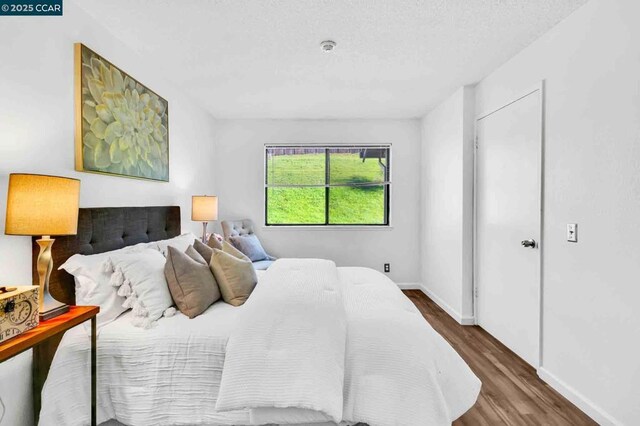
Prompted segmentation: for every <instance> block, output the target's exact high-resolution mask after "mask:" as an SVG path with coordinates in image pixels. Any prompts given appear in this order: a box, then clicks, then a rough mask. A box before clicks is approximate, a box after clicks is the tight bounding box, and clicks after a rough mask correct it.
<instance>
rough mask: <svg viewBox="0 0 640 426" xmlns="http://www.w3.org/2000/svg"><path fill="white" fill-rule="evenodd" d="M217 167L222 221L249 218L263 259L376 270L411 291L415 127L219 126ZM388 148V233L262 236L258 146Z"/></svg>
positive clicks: (302, 231)
mask: <svg viewBox="0 0 640 426" xmlns="http://www.w3.org/2000/svg"><path fill="white" fill-rule="evenodd" d="M218 123H219V129H218V132H217V133H218V137H217V140H216V144H217V147H216V149H217V155H216V161H215V172H216V180H217V181H218V182H220V184H219V185H218V192H217V195H218V196H219V200H220V204H219V205H220V214H219V217H220V218H221V219H225V218H228V219H239V218H244V217H247V218H250V219H252V220H253V221H254V223H255V224H256V225H257V226H258V231H257V232H258V234H259V236H260V238H261V240H262V241H263V243H264V245H265V247H266V248H267V250H268V251H271V252H272V253H273V254H274V255H275V256H279V257H287V256H288V257H321V258H328V259H333V260H335V261H336V262H337V263H338V264H339V265H342V266H368V267H371V268H375V269H377V270H382V267H383V264H384V263H391V274H390V277H391V278H392V279H394V280H395V281H396V282H399V283H417V282H418V281H419V280H420V272H419V271H420V268H419V256H418V250H419V244H418V238H419V232H418V208H419V201H418V200H419V196H420V193H419V184H420V181H419V161H420V158H419V157H420V125H419V122H418V120H347V121H342V120H220V121H219V122H218ZM266 143H348V144H353V143H391V144H393V148H392V159H391V161H392V163H391V169H392V171H391V173H392V179H393V183H392V188H391V203H392V204H391V215H392V217H391V221H392V228H391V229H375V230H372V229H358V230H353V229H351V230H345V229H327V228H295V229H282V228H264V227H262V226H261V225H262V224H263V223H264V217H263V212H264V144H266Z"/></svg>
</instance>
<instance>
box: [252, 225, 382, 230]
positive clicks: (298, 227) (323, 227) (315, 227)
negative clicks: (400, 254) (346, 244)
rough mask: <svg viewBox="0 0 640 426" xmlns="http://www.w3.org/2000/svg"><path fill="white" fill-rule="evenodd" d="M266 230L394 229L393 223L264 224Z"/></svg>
mask: <svg viewBox="0 0 640 426" xmlns="http://www.w3.org/2000/svg"><path fill="white" fill-rule="evenodd" d="M262 229H263V230H265V231H393V225H284V226H282V225H281V226H277V225H276V226H273V225H271V226H269V225H262Z"/></svg>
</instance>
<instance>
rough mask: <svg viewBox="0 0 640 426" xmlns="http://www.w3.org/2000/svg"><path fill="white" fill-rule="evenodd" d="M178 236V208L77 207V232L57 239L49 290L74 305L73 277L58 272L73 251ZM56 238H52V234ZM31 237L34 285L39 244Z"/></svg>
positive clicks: (96, 250) (92, 250)
mask: <svg viewBox="0 0 640 426" xmlns="http://www.w3.org/2000/svg"><path fill="white" fill-rule="evenodd" d="M178 235H180V207H178V206H169V207H106V208H89V209H80V213H79V215H78V234H77V235H71V236H67V237H58V238H56V241H55V243H54V244H53V250H52V252H53V272H51V278H50V280H49V291H50V292H51V294H52V295H53V297H55V298H56V299H57V300H59V301H61V302H64V303H67V304H70V305H73V304H75V299H76V296H75V284H74V281H73V277H72V276H71V275H69V274H68V273H67V272H65V271H58V267H59V266H60V265H62V264H63V263H64V262H65V261H66V260H67V259H68V258H69V257H71V256H73V255H74V254H77V253H79V254H97V253H103V252H105V251H111V250H117V249H119V248H122V247H126V246H132V245H135V244H138V243H147V242H151V241H158V240H166V239H167V238H173V237H175V236H178ZM54 238H55V237H54ZM36 239H37V238H36V237H34V238H33V241H34V243H33V259H32V265H33V274H32V275H33V284H34V285H38V273H37V271H36V260H37V259H38V252H39V247H38V245H37V244H36V243H35V240H36Z"/></svg>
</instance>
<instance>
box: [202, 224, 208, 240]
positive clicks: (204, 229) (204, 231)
mask: <svg viewBox="0 0 640 426" xmlns="http://www.w3.org/2000/svg"><path fill="white" fill-rule="evenodd" d="M207 224H208V222H202V242H203V243H204V244H207Z"/></svg>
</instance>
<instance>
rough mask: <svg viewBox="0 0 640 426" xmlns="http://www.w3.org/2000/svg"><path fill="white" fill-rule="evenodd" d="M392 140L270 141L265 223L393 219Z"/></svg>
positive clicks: (320, 223) (322, 223) (373, 223)
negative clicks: (355, 142) (387, 142)
mask: <svg viewBox="0 0 640 426" xmlns="http://www.w3.org/2000/svg"><path fill="white" fill-rule="evenodd" d="M390 154H391V146H390V145H354V146H351V145H350V146H345V145H329V146H325V145H323V146H318V145H267V146H265V224H266V225H268V226H287V225H309V226H326V225H356V226H357V225H369V226H376V225H378V226H385V225H389V198H390V190H391V188H390V187H391V179H390Z"/></svg>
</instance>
